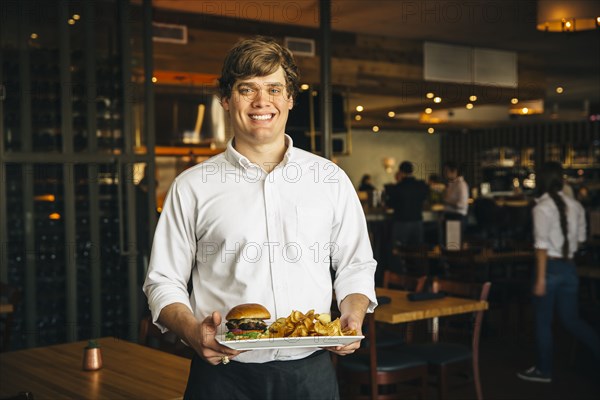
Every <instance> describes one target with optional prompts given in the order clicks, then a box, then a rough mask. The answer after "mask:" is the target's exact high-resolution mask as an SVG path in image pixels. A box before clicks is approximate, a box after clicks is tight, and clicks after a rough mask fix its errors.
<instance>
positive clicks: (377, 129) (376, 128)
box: [372, 125, 379, 133]
mask: <svg viewBox="0 0 600 400" xmlns="http://www.w3.org/2000/svg"><path fill="white" fill-rule="evenodd" d="M372 129H373V132H375V133H377V132H379V127H378V126H377V125H375V126H373V128H372Z"/></svg>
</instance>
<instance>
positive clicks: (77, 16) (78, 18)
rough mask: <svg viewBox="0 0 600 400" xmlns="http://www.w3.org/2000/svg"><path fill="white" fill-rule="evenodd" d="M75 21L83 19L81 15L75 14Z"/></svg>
mask: <svg viewBox="0 0 600 400" xmlns="http://www.w3.org/2000/svg"><path fill="white" fill-rule="evenodd" d="M73 19H74V20H75V21H79V20H80V19H81V16H80V15H79V14H73Z"/></svg>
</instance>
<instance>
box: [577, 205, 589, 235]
mask: <svg viewBox="0 0 600 400" xmlns="http://www.w3.org/2000/svg"><path fill="white" fill-rule="evenodd" d="M577 211H578V213H577V214H578V215H577V219H578V221H577V241H578V242H579V243H583V242H585V241H586V239H587V236H586V234H587V226H586V221H585V209H584V208H583V206H582V205H581V203H577Z"/></svg>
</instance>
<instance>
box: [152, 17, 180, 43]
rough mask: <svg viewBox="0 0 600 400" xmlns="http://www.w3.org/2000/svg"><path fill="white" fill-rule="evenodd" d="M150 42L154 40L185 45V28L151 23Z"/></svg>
mask: <svg viewBox="0 0 600 400" xmlns="http://www.w3.org/2000/svg"><path fill="white" fill-rule="evenodd" d="M152 40H154V41H155V42H166V43H177V44H187V42H188V32H187V26H185V25H173V24H163V23H160V22H153V23H152Z"/></svg>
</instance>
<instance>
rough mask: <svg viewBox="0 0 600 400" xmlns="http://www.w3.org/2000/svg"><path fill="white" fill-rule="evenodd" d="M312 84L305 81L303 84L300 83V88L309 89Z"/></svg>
mask: <svg viewBox="0 0 600 400" xmlns="http://www.w3.org/2000/svg"><path fill="white" fill-rule="evenodd" d="M309 87H310V86H309V85H308V83H303V84H302V85H300V89H302V90H308V88H309Z"/></svg>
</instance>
